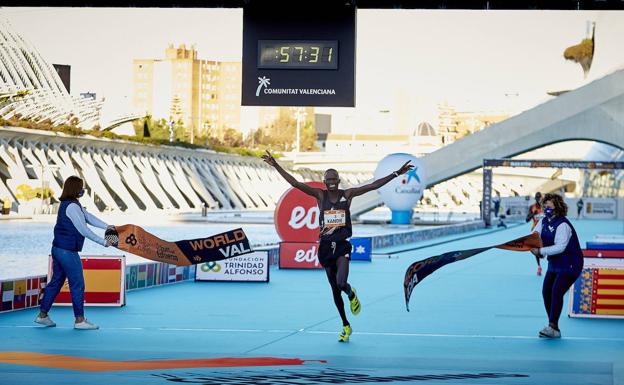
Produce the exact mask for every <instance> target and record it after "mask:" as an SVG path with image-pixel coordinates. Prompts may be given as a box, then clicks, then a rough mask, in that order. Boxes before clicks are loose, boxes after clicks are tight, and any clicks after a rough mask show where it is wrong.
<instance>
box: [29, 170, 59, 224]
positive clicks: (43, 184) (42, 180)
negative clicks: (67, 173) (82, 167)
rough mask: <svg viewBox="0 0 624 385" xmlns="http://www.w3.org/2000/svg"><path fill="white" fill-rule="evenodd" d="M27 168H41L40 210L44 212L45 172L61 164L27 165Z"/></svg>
mask: <svg viewBox="0 0 624 385" xmlns="http://www.w3.org/2000/svg"><path fill="white" fill-rule="evenodd" d="M25 167H26V168H32V169H33V170H35V169H39V168H41V174H40V177H41V206H40V208H39V209H40V211H41V213H43V194H44V193H45V188H46V181H45V174H44V170H46V169H47V170H52V169H59V168H60V166H57V165H53V164H43V163H41V164H38V165H34V164H33V165H26V166H25Z"/></svg>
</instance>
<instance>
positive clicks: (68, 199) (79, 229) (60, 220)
mask: <svg viewBox="0 0 624 385" xmlns="http://www.w3.org/2000/svg"><path fill="white" fill-rule="evenodd" d="M83 195H84V183H83V182H82V179H80V178H79V177H77V176H70V177H69V178H67V180H66V181H65V183H64V184H63V192H62V193H61V197H60V201H61V205H60V207H59V211H58V216H57V218H56V225H55V226H54V240H53V241H52V262H53V263H52V279H51V280H50V283H48V285H47V286H46V288H45V291H44V295H43V299H42V300H41V305H40V312H39V314H38V315H37V318H35V322H36V323H38V324H41V325H44V326H56V324H55V323H54V321H52V320H51V319H50V317H49V316H48V312H49V311H50V308H51V307H52V303H54V299H55V298H56V296H57V295H58V293H59V291H60V290H61V287H62V286H63V284H64V283H65V278H67V279H68V280H69V290H70V292H71V297H72V306H73V308H74V316H75V317H76V321H75V323H74V329H81V330H94V329H98V328H99V327H98V326H97V325H95V324H93V323H91V322H89V321H87V320H86V319H85V317H84V290H85V284H84V276H83V274H82V263H81V262H80V256H79V255H78V252H79V251H82V246H83V244H84V241H85V237H86V238H89V239H90V240H92V241H93V242H96V243H99V244H100V245H102V246H106V247H108V246H110V245H111V242H110V241H106V240H105V239H104V238H102V237H99V236H97V235H96V234H94V233H93V231H91V230H90V229H89V228H88V227H87V223H88V224H90V225H92V226H95V227H98V228H100V229H106V228H108V227H109V226H108V225H107V224H106V223H104V222H103V221H101V220H99V219H98V218H96V217H95V216H94V215H92V214H90V213H88V212H87V210H85V209H84V208H83V207H82V206H81V205H80V202H79V201H78V198H80V197H82V196H83ZM110 227H112V226H110Z"/></svg>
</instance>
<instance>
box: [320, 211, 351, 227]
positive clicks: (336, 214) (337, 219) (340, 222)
mask: <svg viewBox="0 0 624 385" xmlns="http://www.w3.org/2000/svg"><path fill="white" fill-rule="evenodd" d="M323 217H324V218H325V227H343V226H346V224H347V215H346V213H345V211H344V210H325V211H324V212H323Z"/></svg>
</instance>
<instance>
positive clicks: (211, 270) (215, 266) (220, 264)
mask: <svg viewBox="0 0 624 385" xmlns="http://www.w3.org/2000/svg"><path fill="white" fill-rule="evenodd" d="M195 280H196V281H229V282H269V252H268V251H266V250H263V251H254V252H253V253H250V254H245V255H240V256H237V257H233V258H229V259H224V260H221V261H212V262H205V263H202V264H200V265H197V271H196V272H195Z"/></svg>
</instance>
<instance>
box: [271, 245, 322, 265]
mask: <svg viewBox="0 0 624 385" xmlns="http://www.w3.org/2000/svg"><path fill="white" fill-rule="evenodd" d="M279 267H280V269H321V268H322V266H321V264H320V263H319V260H318V243H317V242H282V243H280V257H279Z"/></svg>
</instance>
